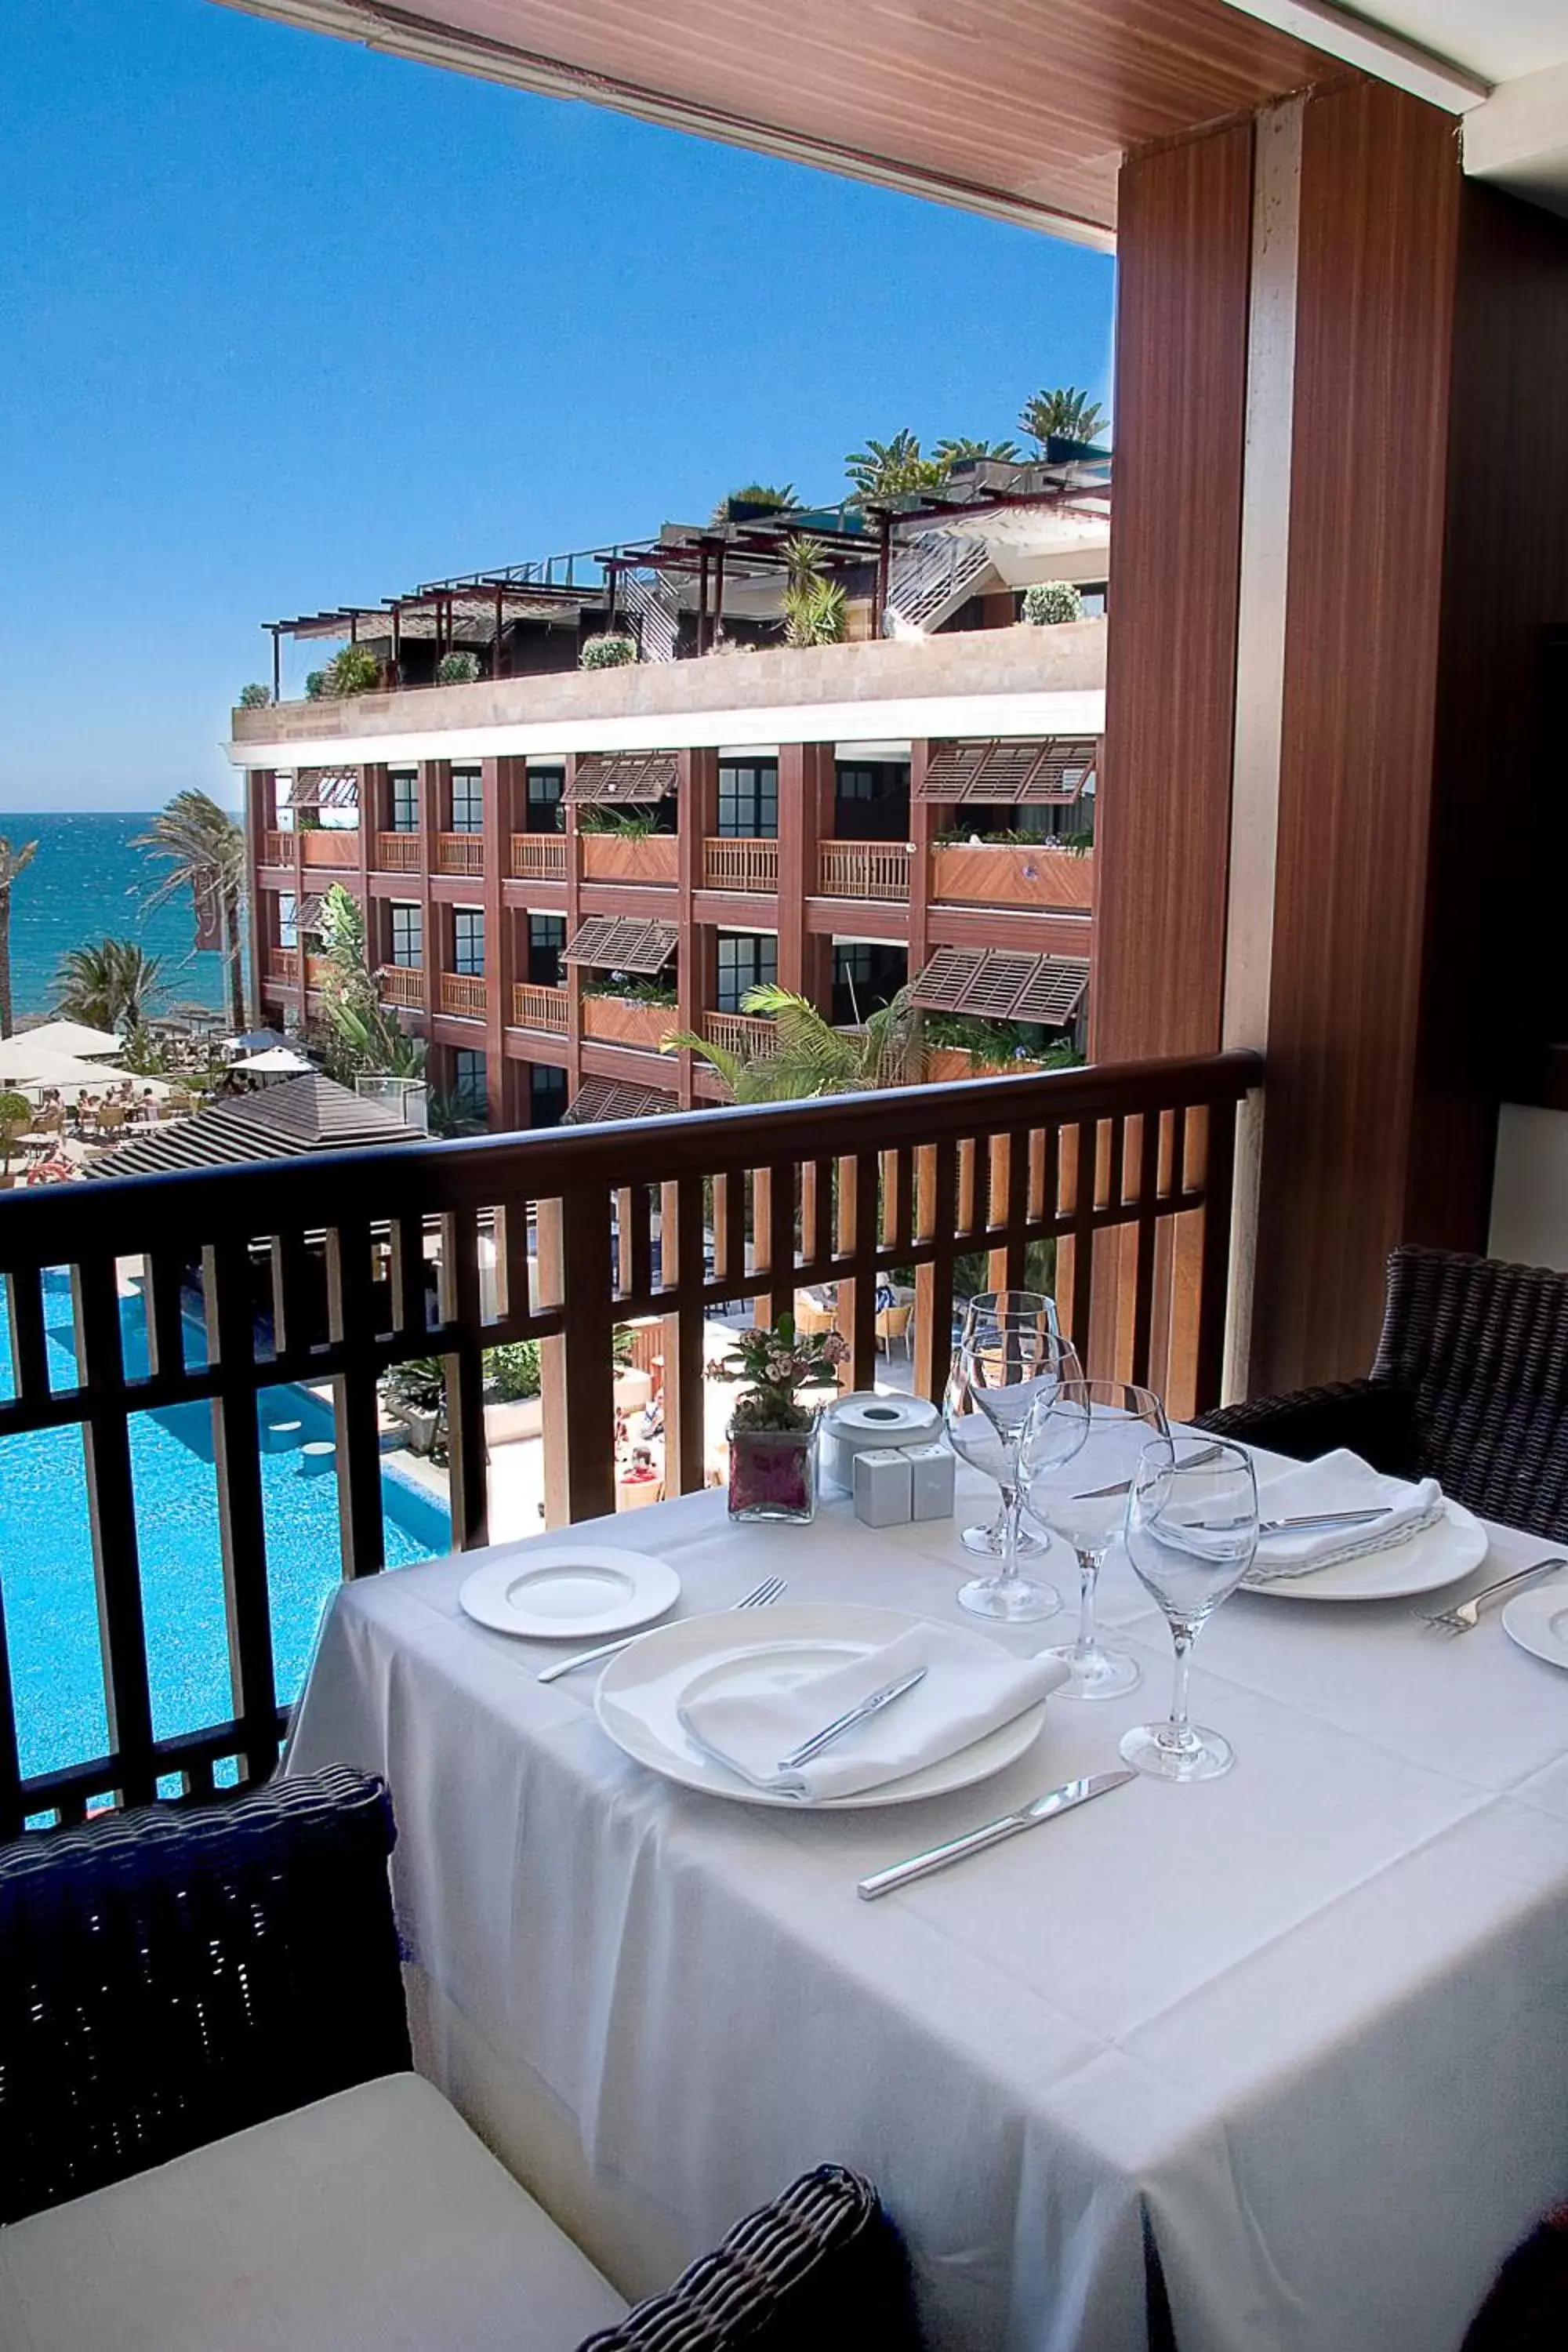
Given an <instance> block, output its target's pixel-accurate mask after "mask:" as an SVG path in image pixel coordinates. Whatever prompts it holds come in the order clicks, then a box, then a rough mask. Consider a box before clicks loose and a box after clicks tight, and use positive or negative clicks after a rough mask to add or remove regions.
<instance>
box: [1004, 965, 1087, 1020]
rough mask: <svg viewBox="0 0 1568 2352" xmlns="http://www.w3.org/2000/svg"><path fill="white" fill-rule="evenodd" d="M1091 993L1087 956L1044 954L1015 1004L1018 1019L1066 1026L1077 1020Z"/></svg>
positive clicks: (1015, 1016)
mask: <svg viewBox="0 0 1568 2352" xmlns="http://www.w3.org/2000/svg"><path fill="white" fill-rule="evenodd" d="M1088 993H1089V958H1088V957H1087V956H1051V955H1048V956H1041V957H1040V958H1039V970H1038V971H1037V972H1036V973H1035V976H1034V978H1033V979H1032V980H1031V981H1029V982H1027V983H1026V987H1025V989H1024V992H1023V994H1022V995H1021V996H1020V997H1019V999H1018V1002H1017V1003H1016V1005H1015V1006H1014V1007H1013V1018H1014V1020H1015V1021H1038V1022H1041V1023H1043V1024H1044V1025H1045V1026H1046V1027H1047V1029H1065V1028H1066V1027H1067V1026H1068V1023H1069V1022H1072V1021H1076V1020H1077V1018H1078V1016H1079V1011H1080V1009H1081V1007H1082V1004H1083V1000H1084V998H1085V997H1086V996H1087V994H1088Z"/></svg>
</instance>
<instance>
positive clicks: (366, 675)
mask: <svg viewBox="0 0 1568 2352" xmlns="http://www.w3.org/2000/svg"><path fill="white" fill-rule="evenodd" d="M380 684H381V664H380V663H379V662H378V661H377V659H376V657H375V656H374V654H373V653H372V651H371V649H370V647H369V646H342V647H341V648H340V650H339V651H338V652H337V653H335V654H334V655H333V656H332V658H331V661H330V662H329V663H328V664H327V670H326V683H325V685H324V686H323V687H322V688H321V691H322V693H323V694H324V695H325V696H326V697H327V698H329V699H330V700H331V701H333V702H341V701H344V700H346V699H347V698H348V697H349V696H350V695H351V694H374V691H375V689H376V688H377V687H378V686H379V685H380Z"/></svg>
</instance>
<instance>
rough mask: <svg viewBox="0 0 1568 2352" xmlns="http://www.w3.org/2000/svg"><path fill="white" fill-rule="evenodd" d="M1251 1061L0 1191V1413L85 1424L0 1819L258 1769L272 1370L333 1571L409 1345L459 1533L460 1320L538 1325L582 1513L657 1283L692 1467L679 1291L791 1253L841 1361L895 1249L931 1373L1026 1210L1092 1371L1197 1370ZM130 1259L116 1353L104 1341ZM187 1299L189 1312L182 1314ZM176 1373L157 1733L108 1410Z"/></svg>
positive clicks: (164, 1387)
mask: <svg viewBox="0 0 1568 2352" xmlns="http://www.w3.org/2000/svg"><path fill="white" fill-rule="evenodd" d="M1260 1077H1261V1065H1260V1064H1259V1062H1258V1059H1257V1057H1256V1056H1254V1055H1241V1054H1232V1055H1212V1056H1206V1057H1203V1058H1197V1059H1192V1060H1186V1061H1170V1062H1157V1063H1156V1062H1148V1063H1139V1064H1131V1065H1127V1066H1122V1067H1106V1068H1094V1067H1090V1068H1088V1069H1083V1070H1071V1071H1064V1072H1060V1073H1056V1074H1052V1075H1050V1076H1044V1077H1034V1078H991V1079H981V1080H979V1081H977V1082H975V1083H974V1084H972V1085H968V1086H957V1087H942V1088H911V1089H909V1090H895V1091H893V1092H889V1093H886V1094H879V1095H866V1096H857V1097H839V1098H837V1099H827V1100H823V1101H816V1102H806V1103H795V1104H790V1105H787V1106H779V1107H775V1106H772V1105H769V1106H759V1107H752V1108H738V1109H722V1110H709V1111H701V1112H699V1113H697V1114H696V1115H694V1116H686V1117H680V1116H677V1117H673V1118H656V1119H652V1120H648V1121H644V1122H637V1123H628V1124H621V1123H610V1124H606V1125H604V1126H598V1127H584V1128H577V1129H559V1130H556V1131H554V1132H542V1133H537V1134H527V1135H501V1136H492V1137H489V1138H485V1139H479V1140H477V1141H473V1142H461V1143H437V1144H406V1145H405V1144H395V1145H386V1146H382V1147H380V1148H379V1149H375V1150H360V1151H353V1152H345V1153H342V1154H334V1155H331V1156H319V1155H318V1156H312V1157H310V1158H309V1159H300V1160H281V1161H276V1162H272V1163H270V1164H268V1165H266V1166H262V1167H256V1166H244V1167H236V1168H226V1169H204V1170H198V1171H189V1172H186V1171H181V1172H178V1173H173V1174H164V1175H158V1176H153V1177H128V1178H119V1179H106V1180H103V1181H99V1182H97V1183H94V1184H92V1185H90V1186H87V1185H74V1184H51V1185H41V1186H35V1187H33V1188H32V1189H31V1190H29V1191H27V1192H17V1193H15V1194H13V1195H12V1196H11V1197H10V1199H9V1201H8V1202H7V1204H6V1210H5V1216H4V1217H3V1218H0V1275H3V1276H4V1277H5V1287H6V1292H7V1300H8V1307H9V1313H10V1323H11V1331H12V1340H13V1354H14V1362H15V1371H14V1379H13V1392H12V1393H11V1394H10V1395H8V1396H6V1397H4V1398H0V1443H3V1442H5V1440H8V1439H9V1440H15V1439H17V1438H21V1439H26V1438H27V1437H28V1436H30V1435H32V1434H35V1433H40V1432H43V1431H46V1430H56V1429H67V1430H69V1429H74V1430H78V1431H79V1432H80V1433H81V1435H82V1438H83V1440H84V1458H85V1471H86V1492H87V1507H88V1510H89V1515H90V1519H91V1531H92V1537H93V1545H94V1555H95V1559H96V1563H97V1581H98V1595H99V1622H100V1641H101V1650H102V1662H103V1680H104V1692H105V1700H106V1706H105V1714H104V1718H103V1719H104V1721H105V1723H106V1725H107V1731H106V1734H105V1735H104V1739H105V1744H104V1746H103V1748H101V1749H100V1751H99V1752H95V1753H88V1754H78V1755H76V1756H73V1757H72V1758H71V1759H69V1760H68V1762H66V1763H63V1764H61V1765H60V1766H59V1767H58V1769H53V1770H51V1771H49V1772H47V1774H42V1775H39V1776H36V1777H34V1778H31V1779H29V1780H24V1779H23V1778H22V1775H21V1767H20V1760H19V1748H18V1740H17V1735H16V1705H15V1700H14V1696H13V1691H12V1685H11V1679H10V1672H9V1667H8V1664H7V1661H6V1657H5V1648H4V1644H3V1643H0V1838H3V1837H8V1836H13V1835H15V1834H16V1832H17V1831H18V1830H19V1829H20V1828H21V1827H22V1826H23V1824H24V1822H26V1821H29V1820H31V1821H37V1822H49V1821H56V1820H58V1821H61V1822H71V1821H79V1820H80V1819H81V1818H82V1816H83V1813H84V1811H85V1810H86V1809H87V1807H88V1806H89V1804H100V1803H103V1802H105V1801H112V1802H123V1803H131V1804H136V1803H142V1802H146V1801H150V1800H152V1799H153V1798H154V1797H157V1796H178V1795H194V1796H205V1795H210V1794H211V1793H212V1791H213V1789H214V1785H215V1771H216V1773H217V1774H218V1777H220V1778H222V1777H226V1776H230V1775H232V1773H233V1772H234V1771H235V1770H237V1773H238V1776H239V1778H240V1779H241V1780H259V1779H261V1778H263V1777H265V1776H266V1775H267V1774H268V1772H270V1770H271V1769H272V1768H273V1766H274V1764H275V1763H276V1761H277V1758H278V1753H279V1740H280V1738H281V1735H282V1732H283V1729H284V1718H283V1715H282V1712H281V1710H280V1708H279V1699H278V1685H277V1678H276V1673H275V1667H274V1654H273V1643H272V1630H271V1616H270V1600H269V1592H268V1541H267V1527H266V1521H265V1516H264V1511H263V1490H262V1479H261V1473H260V1444H261V1417H260V1414H259V1412H258V1403H259V1401H260V1399H261V1398H262V1396H263V1395H264V1393H265V1392H266V1391H268V1390H271V1389H273V1388H275V1387H276V1386H278V1385H279V1383H287V1382H300V1381H303V1382H309V1383H310V1384H312V1385H321V1384H330V1386H331V1394H332V1398H333V1411H334V1416H335V1424H336V1427H335V1437H336V1449H337V1451H336V1475H337V1480H338V1490H339V1499H340V1526H341V1541H342V1567H343V1572H344V1574H345V1575H348V1576H363V1575H368V1574H370V1573H372V1572H373V1571H374V1570H378V1569H380V1568H381V1567H382V1566H383V1565H384V1559H385V1556H386V1555H385V1549H384V1528H383V1518H382V1512H383V1488H382V1477H381V1461H380V1452H379V1437H378V1411H377V1404H378V1399H377V1383H378V1381H379V1380H380V1379H381V1377H382V1376H383V1375H384V1373H385V1372H386V1371H387V1370H389V1369H390V1368H391V1367H392V1366H393V1365H395V1364H397V1363H400V1362H405V1361H407V1360H411V1359H414V1358H425V1357H429V1356H438V1357H441V1358H442V1359H443V1360H444V1361H445V1367H446V1381H447V1407H448V1421H449V1441H450V1477H451V1505H452V1522H453V1528H454V1538H455V1540H456V1542H457V1543H458V1546H459V1548H461V1549H468V1548H470V1547H472V1546H475V1545H478V1544H482V1543H484V1542H485V1541H487V1539H488V1498H487V1486H486V1475H487V1473H486V1451H485V1427H484V1377H485V1372H484V1351H485V1349H487V1348H490V1347H494V1346H497V1345H500V1344H501V1343H505V1342H510V1341H514V1340H520V1339H537V1340H540V1341H542V1343H543V1346H542V1378H543V1406H544V1414H545V1443H546V1448H547V1456H548V1458H549V1460H550V1461H551V1463H552V1465H554V1466H553V1467H552V1481H553V1483H552V1489H551V1491H552V1496H553V1502H554V1514H553V1515H554V1516H555V1517H557V1518H571V1519H585V1518H590V1517H598V1516H600V1515H602V1514H605V1513H608V1512H610V1511H612V1510H613V1509H614V1507H615V1475H616V1467H615V1408H614V1396H613V1387H612V1383H613V1381H614V1376H615V1363H614V1345H613V1338H614V1332H615V1328H616V1325H617V1324H618V1323H622V1322H627V1321H631V1320H634V1319H637V1318H649V1317H658V1318H663V1327H664V1337H663V1346H662V1353H663V1358H664V1366H665V1397H666V1405H665V1412H666V1424H665V1425H666V1437H665V1463H666V1472H665V1475H666V1480H667V1484H668V1487H669V1490H670V1491H671V1492H677V1491H679V1492H687V1491H689V1490H691V1489H694V1488H697V1487H700V1486H702V1484H703V1483H704V1477H705V1472H706V1461H705V1453H706V1443H705V1431H704V1410H703V1409H704V1390H703V1368H704V1362H705V1359H706V1355H707V1352H708V1351H707V1345H706V1341H705V1336H704V1322H705V1318H708V1317H710V1316H711V1315H713V1314H715V1313H717V1312H718V1311H720V1310H721V1308H722V1307H724V1305H725V1304H726V1302H734V1301H738V1300H743V1299H756V1300H760V1301H762V1302H763V1304H764V1306H765V1307H767V1308H768V1309H769V1310H771V1311H772V1312H773V1313H775V1314H776V1313H781V1312H784V1311H786V1310H788V1309H790V1308H791V1307H793V1304H794V1300H795V1292H796V1289H797V1287H799V1286H802V1285H804V1284H808V1283H809V1284H822V1283H832V1284H837V1286H839V1287H838V1294H837V1295H838V1309H837V1314H838V1325H839V1328H840V1329H841V1331H842V1332H843V1334H844V1336H845V1338H846V1339H847V1340H848V1342H849V1345H850V1360H849V1362H848V1364H847V1367H846V1371H845V1378H846V1379H847V1381H848V1383H849V1384H850V1385H851V1386H853V1387H856V1388H869V1387H870V1386H872V1385H873V1382H874V1380H875V1376H876V1369H877V1364H876V1316H877V1286H878V1283H879V1281H881V1280H885V1279H886V1278H887V1277H888V1276H890V1275H891V1273H892V1272H893V1270H894V1269H895V1268H900V1267H912V1268H914V1270H915V1279H916V1288H917V1300H916V1308H915V1329H916V1339H917V1349H916V1378H917V1381H918V1383H919V1386H920V1388H921V1391H923V1392H924V1393H926V1394H928V1395H940V1393H941V1390H942V1381H943V1380H944V1379H945V1377H946V1371H947V1362H948V1356H949V1352H950V1349H951V1333H952V1308H953V1271H954V1262H955V1260H957V1259H960V1258H963V1257H964V1256H967V1255H972V1254H973V1253H976V1252H985V1253H988V1254H989V1255H990V1260H991V1268H992V1276H993V1279H994V1280H995V1281H997V1282H1010V1283H1015V1284H1016V1283H1017V1282H1019V1281H1020V1280H1021V1279H1022V1278H1023V1276H1024V1271H1025V1264H1026V1252H1028V1250H1029V1249H1030V1247H1031V1245H1032V1244H1037V1243H1050V1244H1054V1247H1055V1251H1056V1266H1055V1274H1054V1284H1055V1287H1056V1290H1057V1294H1058V1299H1059V1301H1060V1304H1061V1308H1062V1313H1063V1318H1064V1321H1065V1323H1066V1325H1067V1327H1068V1329H1069V1330H1070V1331H1071V1333H1072V1335H1073V1337H1074V1338H1075V1339H1076V1340H1077V1341H1078V1343H1079V1346H1080V1348H1081V1347H1084V1346H1087V1344H1088V1340H1089V1330H1090V1323H1091V1318H1093V1322H1094V1327H1095V1331H1096V1344H1097V1354H1098V1358H1099V1361H1100V1366H1101V1368H1102V1369H1103V1370H1105V1371H1106V1372H1107V1373H1108V1374H1110V1373H1114V1374H1115V1375H1117V1376H1120V1377H1125V1378H1129V1379H1136V1380H1152V1381H1153V1383H1154V1385H1155V1386H1157V1387H1158V1388H1159V1389H1161V1390H1162V1391H1163V1393H1164V1394H1165V1396H1166V1397H1167V1399H1168V1400H1169V1401H1170V1402H1171V1405H1172V1408H1173V1411H1178V1412H1192V1411H1194V1410H1196V1409H1201V1408H1202V1407H1204V1406H1205V1405H1208V1404H1212V1403H1214V1402H1215V1401H1216V1400H1217V1397H1218V1393H1219V1383H1220V1372H1221V1361H1222V1353H1223V1347H1224V1332H1225V1320H1226V1289H1227V1280H1228V1268H1229V1259H1230V1225H1231V1193H1232V1168H1233V1153H1234V1142H1235V1133H1236V1118H1237V1105H1238V1103H1239V1102H1240V1100H1241V1098H1242V1097H1243V1096H1244V1095H1245V1094H1246V1092H1247V1090H1248V1089H1249V1088H1250V1087H1253V1086H1255V1085H1257V1084H1258V1082H1259V1080H1260ZM630 1169H635V1170H636V1171H637V1177H636V1181H634V1182H630V1183H628V1181H626V1179H627V1171H628V1170H630ZM709 1184H710V1185H711V1196H710V1197H711V1223H708V1222H707V1217H708V1213H707V1210H706V1207H705V1201H704V1192H705V1187H706V1186H707V1185H709ZM709 1248H710V1249H711V1261H710V1260H709V1257H708V1250H709ZM431 1252H433V1253H434V1254H435V1255H436V1257H437V1265H438V1276H439V1279H438V1284H437V1287H436V1289H435V1290H434V1292H432V1291H431V1290H430V1289H428V1288H427V1286H426V1260H427V1255H428V1254H429V1253H431ZM481 1258H484V1259H487V1260H491V1259H493V1264H494V1266H495V1280H494V1283H493V1285H489V1284H488V1283H486V1282H481V1271H480V1269H481ZM53 1268H65V1269H67V1270H68V1275H69V1279H70V1286H71V1296H72V1307H73V1321H74V1326H75V1335H76V1364H77V1371H76V1380H75V1383H74V1385H72V1386H69V1387H57V1386H55V1385H54V1384H53V1383H52V1381H51V1376H50V1364H49V1351H48V1348H47V1328H46V1295H45V1289H44V1276H45V1274H46V1272H47V1270H49V1269H53ZM132 1274H137V1275H139V1276H140V1277H141V1280H142V1286H143V1295H144V1297H145V1300H146V1315H147V1326H148V1330H149V1334H150V1340H151V1345H150V1351H149V1355H148V1357H147V1359H146V1360H145V1366H146V1368H145V1369H143V1359H142V1357H141V1355H140V1353H133V1354H132V1355H131V1356H130V1357H129V1359H128V1357H127V1353H126V1351H125V1349H124V1344H123V1334H122V1324H121V1290H122V1286H123V1283H124V1280H125V1278H126V1277H127V1276H129V1275H132ZM323 1286H324V1295H323ZM187 1301H193V1302H194V1303H195V1304H196V1305H197V1306H198V1307H199V1310H200V1313H201V1316H202V1318H203V1320H204V1323H205V1344H203V1345H198V1346H195V1347H188V1346H187V1343H186V1342H187V1335H186V1328H185V1314H186V1307H187ZM1097 1301H1098V1304H1097ZM568 1302H570V1303H569V1304H568ZM492 1309H493V1312H492V1311H491V1310H492ZM194 1404H203V1405H205V1406H207V1407H209V1408H210V1410H211V1412H212V1416H213V1444H214V1460H215V1463H216V1481H217V1492H218V1502H219V1509H218V1529H219V1541H220V1546H221V1551H222V1566H223V1593H224V1608H225V1612H226V1623H227V1633H228V1643H229V1652H230V1658H231V1676H230V1683H231V1696H230V1697H229V1699H228V1702H227V1704H228V1706H229V1707H230V1709H231V1712H230V1713H229V1715H227V1716H226V1717H225V1719H223V1720H222V1721H216V1722H201V1721H198V1722H195V1723H186V1724H184V1725H183V1726H182V1727H181V1728H180V1729H179V1730H177V1731H173V1732H167V1733H166V1734H164V1735H163V1736H160V1735H159V1733H158V1729H157V1726H156V1724H155V1720H154V1709H153V1697H152V1685H151V1682H150V1677H149V1663H148V1650H149V1628H148V1623H147V1618H146V1613H145V1610H144V1603H143V1593H142V1539H143V1536H144V1535H145V1536H147V1537H148V1538H151V1539H153V1540H154V1541H155V1533H154V1529H153V1525H152V1521H153V1517H154V1514H155V1508H156V1506H155V1502H154V1500H153V1497H152V1496H150V1495H148V1494H146V1493H143V1492H142V1491H140V1490H139V1488H138V1484H137V1481H136V1479H135V1476H134V1475H133V1469H132V1445H131V1432H132V1423H133V1419H134V1417H135V1416H136V1415H138V1414H142V1413H145V1412H159V1413H168V1412H173V1411H174V1410H175V1409H176V1408H178V1407H180V1406H183V1405H194ZM159 1638H161V1639H175V1640H177V1638H178V1636H177V1634H167V1633H165V1634H162V1635H160V1637H159Z"/></svg>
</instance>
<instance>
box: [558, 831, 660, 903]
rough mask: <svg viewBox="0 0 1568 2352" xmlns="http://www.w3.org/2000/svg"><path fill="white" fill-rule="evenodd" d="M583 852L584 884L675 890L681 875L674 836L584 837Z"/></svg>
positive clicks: (589, 834) (612, 835) (613, 835)
mask: <svg viewBox="0 0 1568 2352" xmlns="http://www.w3.org/2000/svg"><path fill="white" fill-rule="evenodd" d="M582 852H583V878H584V881H585V882H646V883H653V884H656V885H659V884H662V885H664V886H665V887H668V888H669V889H672V890H673V888H674V887H675V885H676V881H677V879H678V877H679V871H680V844H679V841H678V840H677V839H676V837H675V835H674V834H673V833H645V834H640V835H638V834H632V835H627V834H620V833H585V834H584V835H583V836H582Z"/></svg>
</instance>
